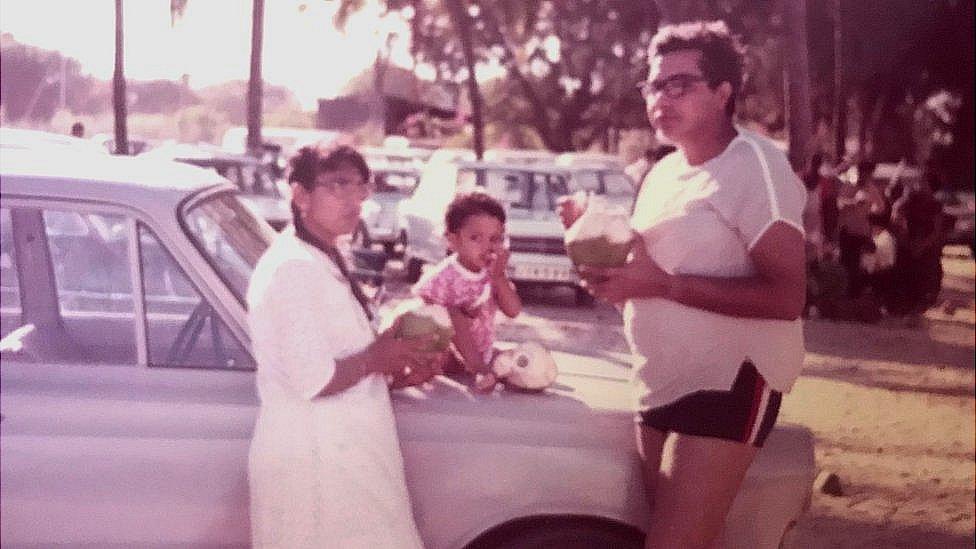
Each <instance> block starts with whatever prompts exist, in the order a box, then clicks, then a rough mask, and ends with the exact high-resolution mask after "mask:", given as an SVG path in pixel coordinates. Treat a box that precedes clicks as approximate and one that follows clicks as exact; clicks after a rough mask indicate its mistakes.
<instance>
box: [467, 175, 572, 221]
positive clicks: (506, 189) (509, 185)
mask: <svg viewBox="0 0 976 549" xmlns="http://www.w3.org/2000/svg"><path fill="white" fill-rule="evenodd" d="M465 180H474V182H475V184H476V185H478V186H482V187H484V188H485V191H487V192H488V194H490V195H491V196H493V197H495V198H496V199H498V201H499V202H501V203H502V204H503V205H504V206H506V207H507V208H509V209H514V210H533V211H553V210H555V209H556V200H557V199H558V198H559V197H560V196H563V195H567V194H569V187H568V186H567V184H566V179H565V178H564V177H563V176H562V175H561V174H558V173H545V172H534V171H527V170H505V169H483V170H476V171H475V170H462V171H461V172H460V174H459V182H460V186H461V187H464V186H465Z"/></svg>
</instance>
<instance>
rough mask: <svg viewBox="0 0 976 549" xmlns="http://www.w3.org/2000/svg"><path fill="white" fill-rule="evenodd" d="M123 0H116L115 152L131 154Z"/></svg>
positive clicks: (113, 92) (113, 79) (113, 82)
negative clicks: (126, 95) (127, 122)
mask: <svg viewBox="0 0 976 549" xmlns="http://www.w3.org/2000/svg"><path fill="white" fill-rule="evenodd" d="M122 30H123V25H122V0H115V73H114V74H113V76H112V107H113V109H114V111H115V154H129V132H128V130H127V129H126V116H127V115H126V108H125V72H124V70H123V65H124V63H123V60H124V51H125V50H124V47H123V43H122Z"/></svg>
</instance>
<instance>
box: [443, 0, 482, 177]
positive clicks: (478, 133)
mask: <svg viewBox="0 0 976 549" xmlns="http://www.w3.org/2000/svg"><path fill="white" fill-rule="evenodd" d="M445 5H446V6H447V9H448V11H449V12H450V14H451V19H453V20H454V26H455V28H457V31H458V36H460V38H461V50H462V51H463V52H464V62H465V64H466V65H467V68H468V82H467V84H468V95H469V96H470V98H471V115H472V117H473V118H474V120H473V124H474V153H475V155H476V156H477V158H478V159H479V160H481V157H482V156H483V155H484V152H485V123H484V99H483V98H482V97H481V88H480V87H479V86H478V78H477V77H476V76H475V72H474V69H475V59H474V42H473V41H472V36H471V17H470V15H468V12H467V10H466V9H465V6H464V3H463V2H462V1H461V0H448V1H447V2H445Z"/></svg>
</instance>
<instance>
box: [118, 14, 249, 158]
mask: <svg viewBox="0 0 976 549" xmlns="http://www.w3.org/2000/svg"><path fill="white" fill-rule="evenodd" d="M120 1H121V0H116V3H118V2H120ZM187 2H189V0H170V3H169V13H170V23H171V24H175V23H176V20H177V19H179V18H180V17H182V16H183V13H184V12H185V11H186V4H187ZM251 7H252V9H251V73H250V76H249V77H248V82H247V152H248V154H250V155H252V156H257V157H260V156H261V155H262V154H263V152H264V151H263V146H262V140H261V99H262V95H263V90H262V88H263V82H262V80H261V56H262V54H261V49H262V44H263V43H264V0H253V3H252V6H251Z"/></svg>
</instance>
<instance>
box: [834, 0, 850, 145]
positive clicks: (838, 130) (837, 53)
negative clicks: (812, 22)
mask: <svg viewBox="0 0 976 549" xmlns="http://www.w3.org/2000/svg"><path fill="white" fill-rule="evenodd" d="M841 2H842V0H833V8H834V161H835V162H840V161H841V160H843V158H844V156H846V155H847V97H846V95H845V93H844V91H845V90H844V55H843V54H844V51H843V45H844V43H843V22H844V18H843V17H842V15H841V13H842V6H841Z"/></svg>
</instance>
